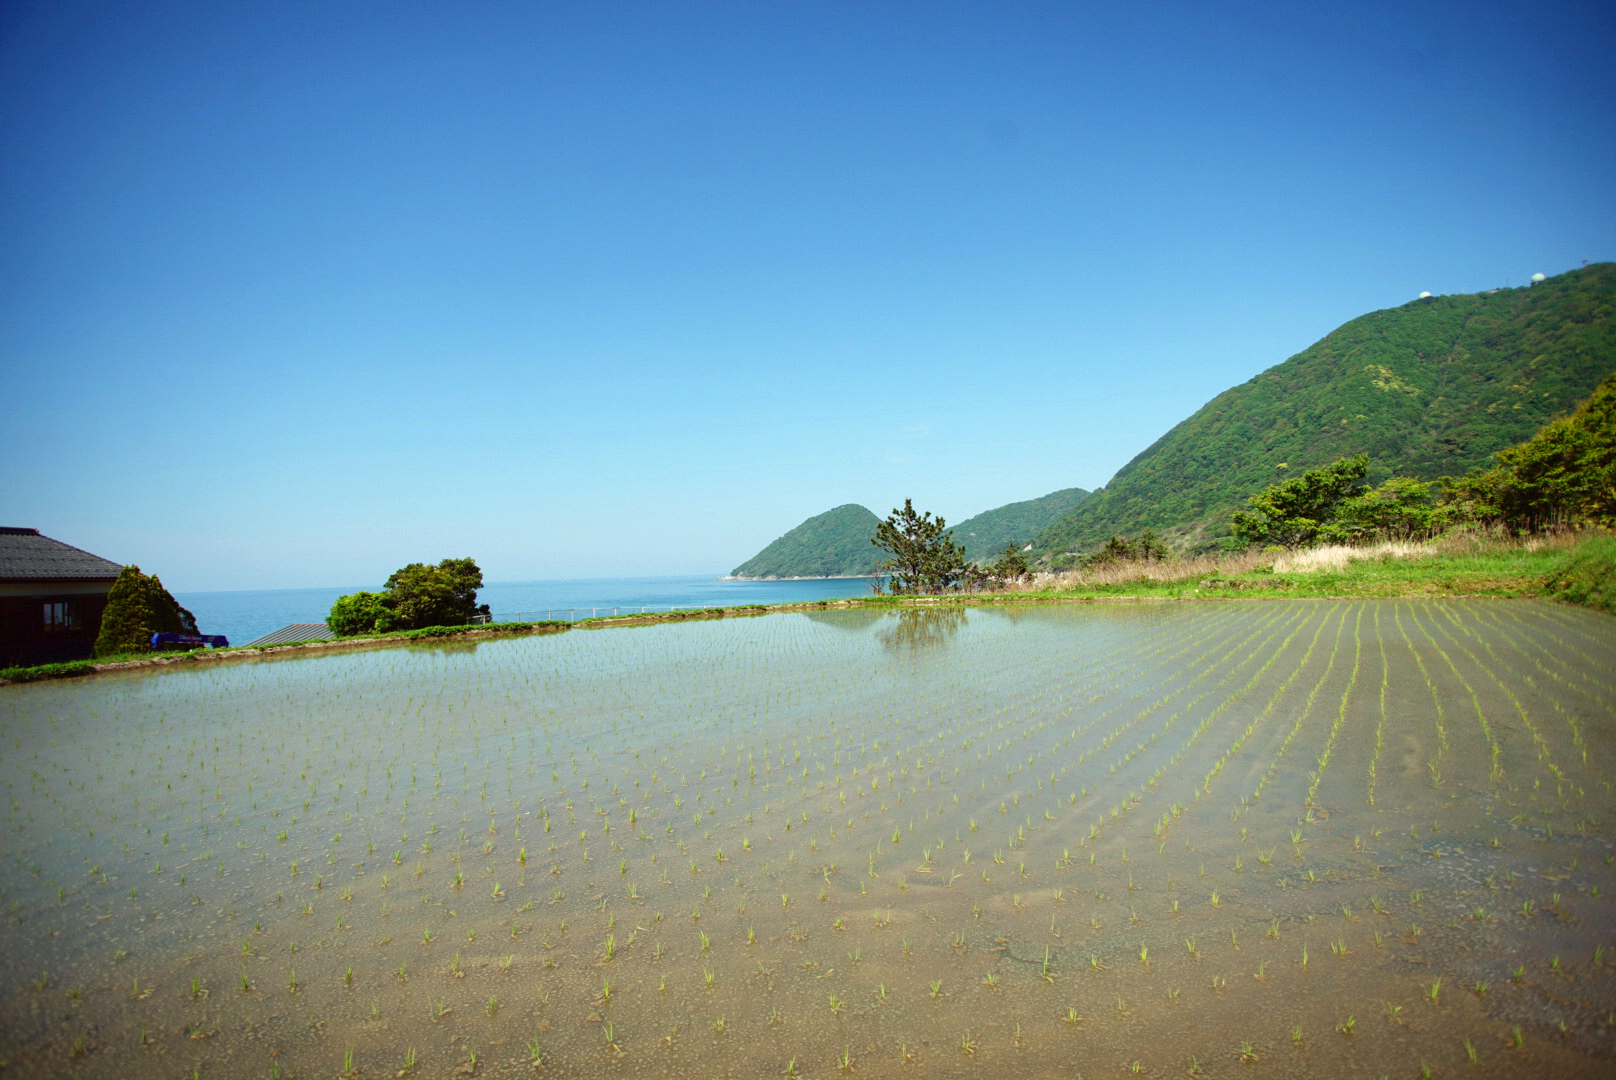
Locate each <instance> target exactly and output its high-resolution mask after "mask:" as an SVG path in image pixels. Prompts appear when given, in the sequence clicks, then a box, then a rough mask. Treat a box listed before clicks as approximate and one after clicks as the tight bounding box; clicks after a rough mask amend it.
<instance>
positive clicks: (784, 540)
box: [730, 503, 884, 578]
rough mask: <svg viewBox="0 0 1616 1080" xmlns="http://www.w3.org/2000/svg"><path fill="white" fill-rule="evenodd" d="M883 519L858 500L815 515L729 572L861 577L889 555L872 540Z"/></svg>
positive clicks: (752, 575) (750, 575) (764, 575)
mask: <svg viewBox="0 0 1616 1080" xmlns="http://www.w3.org/2000/svg"><path fill="white" fill-rule="evenodd" d="M879 524H881V519H880V518H878V517H876V516H875V515H874V514H872V513H870V512H869V511H868V510H866V509H865V508H864V507H862V506H859V505H858V504H857V503H848V504H847V505H846V506H838V507H837V508H836V509H834V510H827V511H825V512H824V513H823V514H820V515H819V516H818V517H811V518H809V519H808V520H807V521H805V522H803V523H802V524H801V525H798V526H797V527H796V528H795V529H792V530H791V531H790V532H788V533H786V534H785V535H784V536H782V537H780V539H778V540H776V541H775V542H774V543H772V544H770V545H769V546H768V547H766V548H764V549H763V550H762V551H760V552H758V553H757V554H756V555H754V556H752V557H751V558H750V559H748V560H747V561H746V562H744V563H742V564H741V565H739V566H737V567H736V568H735V569H734V570H731V571H730V576H731V577H738V578H794V577H861V576H863V575H865V574H873V573H875V566H876V564H877V563H879V562H880V561H881V558H882V555H883V554H884V553H883V552H882V551H881V549H879V548H877V547H876V546H875V545H874V544H871V543H870V540H871V538H873V537H874V536H875V527H876V526H877V525H879Z"/></svg>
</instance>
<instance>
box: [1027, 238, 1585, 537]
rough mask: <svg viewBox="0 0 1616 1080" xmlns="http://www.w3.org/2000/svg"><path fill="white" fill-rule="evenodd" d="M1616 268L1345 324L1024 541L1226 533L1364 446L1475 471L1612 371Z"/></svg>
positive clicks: (1435, 466) (1378, 460)
mask: <svg viewBox="0 0 1616 1080" xmlns="http://www.w3.org/2000/svg"><path fill="white" fill-rule="evenodd" d="M1613 311H1616V264H1612V263H1599V264H1596V265H1593V266H1588V267H1584V268H1582V269H1580V270H1573V271H1571V272H1570V273H1566V274H1561V275H1559V276H1558V277H1553V278H1550V279H1548V280H1547V281H1542V282H1539V283H1537V284H1536V285H1533V286H1531V287H1525V288H1518V289H1496V290H1492V291H1490V292H1484V293H1473V294H1465V295H1455V296H1437V297H1427V298H1422V299H1419V300H1415V301H1413V302H1411V303H1408V304H1405V305H1403V306H1402V307H1398V308H1391V309H1388V310H1385V311H1376V312H1373V313H1371V314H1368V315H1364V316H1362V317H1360V318H1357V319H1354V320H1352V321H1351V322H1349V323H1347V324H1346V325H1344V326H1342V327H1341V328H1339V329H1338V330H1336V331H1335V332H1333V333H1331V334H1330V335H1329V336H1327V337H1325V338H1324V339H1323V340H1321V341H1319V342H1318V343H1317V344H1314V345H1312V346H1310V347H1309V348H1307V349H1306V350H1304V351H1302V352H1301V353H1298V354H1297V355H1296V356H1293V357H1291V358H1290V359H1289V360H1286V361H1285V362H1284V363H1282V364H1279V365H1278V366H1276V367H1273V368H1270V369H1268V370H1267V371H1264V372H1263V373H1262V374H1260V375H1258V376H1256V377H1255V378H1253V379H1251V380H1250V381H1249V382H1246V383H1243V384H1242V385H1240V386H1236V387H1234V388H1232V389H1230V390H1226V391H1224V392H1223V393H1222V394H1219V395H1218V396H1217V397H1216V398H1214V399H1212V400H1211V401H1210V402H1208V403H1207V404H1206V405H1205V406H1203V407H1202V408H1201V409H1200V410H1199V411H1198V412H1196V413H1195V415H1193V416H1191V417H1190V418H1189V419H1187V420H1185V421H1184V422H1183V423H1181V424H1179V425H1178V426H1177V427H1175V428H1173V429H1172V430H1171V431H1169V432H1167V434H1165V435H1163V436H1162V437H1161V438H1160V439H1158V440H1156V442H1155V443H1153V444H1151V446H1149V447H1148V448H1146V449H1145V451H1144V452H1143V453H1141V454H1139V456H1137V457H1135V458H1134V459H1133V460H1132V461H1130V462H1129V463H1128V464H1127V465H1126V466H1124V467H1123V468H1122V469H1121V470H1120V471H1119V472H1118V473H1117V474H1116V476H1114V477H1112V479H1111V482H1110V483H1108V484H1107V485H1106V486H1105V487H1104V488H1101V489H1099V490H1098V491H1096V492H1095V493H1094V494H1093V495H1091V496H1090V497H1089V498H1087V499H1085V500H1083V501H1082V502H1081V503H1080V504H1079V505H1078V506H1077V507H1076V508H1075V509H1074V510H1072V511H1071V512H1070V513H1068V514H1066V515H1065V516H1064V517H1062V518H1061V519H1060V520H1059V521H1057V522H1055V523H1054V524H1053V525H1051V526H1050V527H1049V528H1048V529H1046V530H1044V531H1043V532H1042V533H1041V534H1039V535H1038V537H1037V538H1036V539H1035V540H1034V548H1035V551H1036V552H1038V553H1039V554H1043V555H1050V554H1054V553H1059V552H1066V551H1079V552H1081V551H1090V550H1093V549H1095V548H1097V547H1099V546H1100V545H1101V544H1103V543H1104V542H1105V540H1106V538H1107V537H1109V536H1111V535H1112V534H1114V533H1116V534H1131V533H1137V532H1139V531H1141V530H1143V529H1147V528H1149V529H1155V530H1156V531H1158V532H1160V533H1163V534H1164V535H1165V536H1166V537H1167V538H1168V539H1169V541H1170V542H1172V543H1174V544H1175V545H1177V546H1179V547H1186V548H1196V547H1205V546H1208V545H1210V544H1212V543H1214V542H1216V541H1217V540H1218V539H1219V538H1220V537H1221V536H1223V535H1225V534H1226V531H1227V522H1228V518H1229V514H1230V513H1231V512H1232V511H1233V510H1234V509H1236V508H1237V507H1238V506H1240V505H1241V503H1242V502H1243V501H1244V500H1245V498H1246V497H1247V496H1248V495H1250V494H1252V493H1253V492H1255V491H1258V490H1259V489H1261V488H1262V487H1264V486H1265V485H1267V484H1269V483H1272V482H1273V481H1275V480H1276V479H1282V478H1284V477H1285V476H1287V475H1290V474H1293V473H1295V472H1299V471H1301V470H1305V469H1308V468H1312V467H1314V466H1317V465H1322V464H1324V463H1326V462H1329V461H1333V460H1335V459H1337V458H1342V457H1347V456H1350V455H1353V454H1358V453H1368V454H1369V457H1370V463H1371V466H1370V467H1371V472H1370V476H1369V479H1370V481H1371V482H1374V481H1379V480H1381V479H1384V478H1385V477H1387V476H1391V475H1394V474H1395V475H1407V476H1414V477H1419V478H1422V479H1431V478H1435V477H1437V476H1445V475H1446V476H1457V475H1459V474H1462V473H1465V472H1468V471H1469V470H1471V469H1474V468H1477V467H1482V466H1486V465H1487V464H1488V463H1489V461H1490V459H1491V457H1492V455H1493V454H1494V453H1496V452H1497V451H1499V450H1502V449H1504V448H1505V447H1508V446H1511V445H1513V444H1515V443H1518V442H1520V441H1522V440H1524V439H1526V438H1528V437H1530V436H1531V435H1532V434H1533V432H1535V431H1536V430H1537V429H1538V428H1540V427H1541V426H1542V425H1543V424H1544V423H1545V422H1547V421H1548V420H1550V419H1552V418H1553V417H1555V416H1556V415H1559V414H1561V413H1564V412H1566V411H1568V410H1570V409H1571V408H1572V407H1573V406H1574V405H1575V404H1576V403H1577V402H1578V400H1579V399H1582V398H1585V397H1587V396H1588V395H1589V394H1590V393H1591V392H1592V391H1593V389H1594V388H1595V387H1596V386H1597V385H1598V384H1599V382H1600V381H1601V380H1602V379H1603V378H1604V377H1605V376H1607V375H1609V374H1610V373H1611V372H1613V371H1616V320H1613V319H1612V317H1611V316H1612V314H1613Z"/></svg>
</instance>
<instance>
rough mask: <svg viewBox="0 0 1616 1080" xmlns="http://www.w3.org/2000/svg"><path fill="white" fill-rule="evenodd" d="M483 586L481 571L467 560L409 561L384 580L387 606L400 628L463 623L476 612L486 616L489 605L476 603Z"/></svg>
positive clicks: (475, 615)
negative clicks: (478, 592)
mask: <svg viewBox="0 0 1616 1080" xmlns="http://www.w3.org/2000/svg"><path fill="white" fill-rule="evenodd" d="M482 585H483V572H482V570H480V569H478V567H477V564H476V563H475V562H473V561H472V560H470V559H444V560H443V561H442V562H440V563H438V565H436V566H427V565H425V564H423V563H410V564H409V565H408V566H405V567H402V568H401V569H398V570H395V571H393V576H392V577H390V578H388V579H387V597H388V600H389V603H388V607H390V608H392V610H393V618H394V620H395V625H396V626H397V628H399V629H403V630H412V629H416V628H418V627H423V626H462V625H464V624H466V623H469V622H471V621H472V620H473V619H474V618H476V617H477V616H479V615H481V616H482V617H483V618H487V617H488V614H489V612H488V605H487V604H484V605H482V606H481V607H479V606H478V605H477V590H478V589H480V588H482Z"/></svg>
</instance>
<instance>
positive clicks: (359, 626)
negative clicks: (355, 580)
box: [325, 592, 394, 637]
mask: <svg viewBox="0 0 1616 1080" xmlns="http://www.w3.org/2000/svg"><path fill="white" fill-rule="evenodd" d="M325 624H326V625H327V626H329V627H330V628H331V632H332V633H333V634H336V635H337V636H338V637H352V636H353V635H354V634H368V633H371V632H375V631H379V632H382V633H385V632H387V631H388V630H391V629H393V625H394V624H393V612H392V609H391V608H389V607H388V606H387V597H386V596H385V595H383V594H382V593H374V592H356V593H349V594H348V595H347V596H341V597H338V598H337V602H336V603H334V604H332V605H331V613H330V614H329V615H327V616H326V617H325Z"/></svg>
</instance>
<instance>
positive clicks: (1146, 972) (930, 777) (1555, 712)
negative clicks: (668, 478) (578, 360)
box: [0, 601, 1616, 1077]
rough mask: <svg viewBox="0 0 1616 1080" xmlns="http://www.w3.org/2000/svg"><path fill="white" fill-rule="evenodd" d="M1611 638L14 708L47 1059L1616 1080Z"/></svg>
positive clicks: (1179, 643)
mask: <svg viewBox="0 0 1616 1080" xmlns="http://www.w3.org/2000/svg"><path fill="white" fill-rule="evenodd" d="M871 614H875V615H876V617H875V618H874V619H871V618H868V616H870V615H871ZM1613 626H1616V624H1613V622H1612V621H1611V620H1610V619H1608V618H1605V617H1603V616H1596V615H1592V614H1589V613H1586V612H1580V611H1576V610H1573V609H1568V608H1563V607H1557V606H1552V605H1545V604H1537V603H1526V602H1489V603H1475V602H1452V601H1449V602H1441V601H1434V602H1406V601H1405V602H1383V603H1376V602H1327V601H1319V602H1308V601H1296V602H1262V601H1259V602H1240V603H1206V604H1186V605H1150V606H1141V607H1132V606H1130V607H1126V608H1120V607H1097V606H1085V607H1054V606H1050V607H1033V608H1023V609H998V608H957V607H956V608H944V607H939V608H920V609H906V610H903V611H901V612H898V613H893V614H884V613H869V612H862V611H860V612H854V611H848V612H834V611H832V612H815V613H813V614H811V615H810V614H778V615H770V616H765V617H760V618H755V619H745V620H725V621H722V622H704V623H689V624H682V625H668V626H649V627H642V628H635V629H617V630H609V631H608V630H601V631H574V632H571V633H568V634H564V635H556V636H550V637H543V638H524V639H514V640H505V641H495V642H485V643H481V644H478V645H477V646H476V647H475V648H469V647H458V646H457V647H450V648H444V647H433V648H419V649H397V650H390V651H385V652H371V653H353V654H348V655H336V656H327V657H322V658H318V659H301V660H295V661H276V660H262V661H258V662H249V663H239V664H230V665H219V666H216V667H210V668H208V669H206V670H189V671H184V670H175V671H167V672H157V673H152V672H140V673H131V674H125V675H117V676H111V677H98V678H95V679H90V680H80V681H75V682H63V683H56V684H31V685H26V686H16V687H5V688H0V720H3V723H4V727H3V729H0V730H3V736H4V741H3V743H0V782H3V783H4V787H5V795H6V808H7V816H6V818H5V823H4V824H5V828H4V831H3V832H0V837H3V839H0V856H3V859H0V889H3V896H0V899H3V903H4V910H5V914H6V919H5V921H4V923H3V924H0V951H3V954H4V956H5V957H6V959H7V961H8V963H7V964H6V965H5V966H4V967H3V968H0V1043H3V1045H0V1058H3V1059H4V1060H5V1062H6V1063H7V1064H6V1071H7V1072H8V1073H9V1074H10V1075H15V1076H23V1077H60V1076H72V1075H78V1076H84V1077H128V1076H137V1077H139V1076H154V1077H188V1076H192V1075H193V1074H195V1075H200V1076H202V1077H268V1076H276V1075H279V1076H287V1077H331V1076H340V1075H343V1074H344V1073H346V1072H348V1071H349V1070H350V1068H351V1069H352V1074H353V1075H356V1076H364V1077H380V1076H397V1075H400V1074H401V1073H402V1074H403V1075H407V1076H430V1077H443V1076H453V1075H495V1074H503V1075H511V1074H516V1073H521V1074H524V1075H535V1073H534V1070H533V1067H532V1055H533V1054H534V1053H535V1052H537V1053H538V1054H539V1055H540V1056H541V1057H542V1059H543V1063H544V1068H543V1072H542V1073H539V1074H537V1075H543V1076H548V1077H615V1076H625V1077H626V1076H631V1075H647V1076H664V1075H665V1076H681V1077H682V1076H692V1077H707V1076H725V1077H743V1076H744V1077H751V1076H757V1077H765V1076H780V1075H784V1074H786V1072H787V1070H788V1068H789V1069H790V1070H791V1071H792V1072H794V1073H795V1074H798V1075H803V1076H812V1077H823V1076H829V1075H841V1074H842V1070H843V1069H845V1070H846V1071H847V1072H848V1073H850V1074H851V1075H853V1076H855V1077H858V1076H862V1077H914V1076H927V1077H930V1076H961V1077H998V1076H1074V1075H1079V1074H1081V1075H1084V1076H1111V1075H1117V1076H1131V1075H1150V1076H1168V1075H1184V1074H1185V1073H1189V1072H1191V1071H1192V1070H1193V1072H1194V1073H1195V1074H1197V1075H1209V1076H1223V1077H1232V1076H1236V1075H1238V1076H1242V1077H1264V1076H1272V1077H1293V1076H1315V1077H1336V1076H1359V1075H1363V1076H1381V1075H1390V1076H1417V1075H1420V1074H1421V1070H1422V1069H1423V1068H1429V1069H1431V1070H1432V1073H1433V1074H1434V1075H1439V1076H1456V1075H1465V1076H1488V1075H1493V1076H1606V1075H1609V1074H1610V1071H1611V1065H1612V1060H1613V1057H1616V1053H1613V1041H1612V1040H1613V1038H1616V1017H1613V1016H1612V1015H1611V1010H1612V1009H1613V1008H1616V951H1613V950H1616V916H1613V906H1612V899H1611V892H1612V891H1613V890H1616V865H1613V864H1616V842H1613V841H1616V838H1613V836H1612V833H1611V827H1610V825H1609V822H1610V821H1611V820H1612V817H1613V814H1612V812H1613V810H1616V794H1613V791H1612V785H1611V780H1610V769H1611V765H1612V762H1613V757H1616V679H1613V676H1612V673H1611V666H1610V663H1609V661H1610V658H1611V657H1612V656H1613V655H1616V630H1613ZM850 630H857V631H867V632H849V631H850ZM943 643H946V644H947V646H948V647H947V648H946V649H941V648H939V647H938V646H940V645H941V644H943ZM929 657H938V658H944V659H945V661H946V662H936V663H934V662H930V661H929V660H928V659H926V658H929ZM917 658H918V659H917ZM350 1056H351V1057H350ZM1473 1061H1474V1063H1473Z"/></svg>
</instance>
